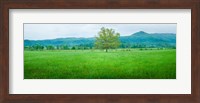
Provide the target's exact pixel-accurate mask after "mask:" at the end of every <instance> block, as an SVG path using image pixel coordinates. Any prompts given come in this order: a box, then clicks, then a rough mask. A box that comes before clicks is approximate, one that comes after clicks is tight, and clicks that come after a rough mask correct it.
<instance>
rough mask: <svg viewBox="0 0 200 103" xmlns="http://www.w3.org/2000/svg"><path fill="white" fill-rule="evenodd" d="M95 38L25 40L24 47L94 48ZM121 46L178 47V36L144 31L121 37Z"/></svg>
mask: <svg viewBox="0 0 200 103" xmlns="http://www.w3.org/2000/svg"><path fill="white" fill-rule="evenodd" d="M94 41H95V37H88V38H84V37H80V38H76V37H67V38H55V39H45V40H28V39H26V40H24V46H33V45H36V44H40V45H43V46H47V45H53V46H57V45H68V46H78V45H91V46H93V44H94ZM120 41H121V44H122V45H123V44H124V45H127V44H128V45H136V44H137V45H147V46H148V47H149V46H152V45H153V46H156V47H158V46H159V47H160V46H162V45H167V46H176V34H175V33H147V32H144V31H139V32H135V33H133V34H131V35H129V36H120Z"/></svg>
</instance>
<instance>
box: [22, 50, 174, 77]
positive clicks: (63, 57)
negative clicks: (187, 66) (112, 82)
mask: <svg viewBox="0 0 200 103" xmlns="http://www.w3.org/2000/svg"><path fill="white" fill-rule="evenodd" d="M24 79H176V49H163V50H157V49H153V50H150V49H149V50H140V49H131V50H130V51H126V50H123V49H118V50H109V51H108V52H105V51H101V50H43V51H26V50H25V51H24Z"/></svg>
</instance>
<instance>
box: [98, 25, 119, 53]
mask: <svg viewBox="0 0 200 103" xmlns="http://www.w3.org/2000/svg"><path fill="white" fill-rule="evenodd" d="M119 37H120V34H119V33H116V32H115V30H113V29H108V28H104V27H102V28H101V31H99V33H98V36H97V37H96V41H95V47H96V48H98V49H106V52H107V51H108V49H115V48H118V47H119V46H120V40H119Z"/></svg>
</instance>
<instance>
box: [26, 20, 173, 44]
mask: <svg viewBox="0 0 200 103" xmlns="http://www.w3.org/2000/svg"><path fill="white" fill-rule="evenodd" d="M101 27H106V28H112V29H115V31H116V32H119V33H120V34H121V35H122V36H127V35H131V34H133V33H135V32H138V31H145V32H148V33H176V24H24V39H29V40H42V39H54V38H66V37H94V36H95V35H97V33H98V32H99V30H100V28H101Z"/></svg>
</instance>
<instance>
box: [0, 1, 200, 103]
mask: <svg viewBox="0 0 200 103" xmlns="http://www.w3.org/2000/svg"><path fill="white" fill-rule="evenodd" d="M72 8H73V9H191V10H192V50H191V52H192V58H191V59H192V65H191V67H192V84H191V86H192V94H181V95H180V94H172V95H170V94H162V95H159V94H133V95H130V94H125V95H122V94H116V95H113V94H101V95H100V94H95V95H91V94H84V95H81V94H77V95H70V94H66V95H63V94H62V95H61V94H51V95H50V94H45V95H41V94H29V95H15V94H9V92H8V91H9V9H72ZM44 102H45V103H49V102H53V103H54V102H58V103H64V102H66V103H127V102H131V103H200V0H0V103H44Z"/></svg>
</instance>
